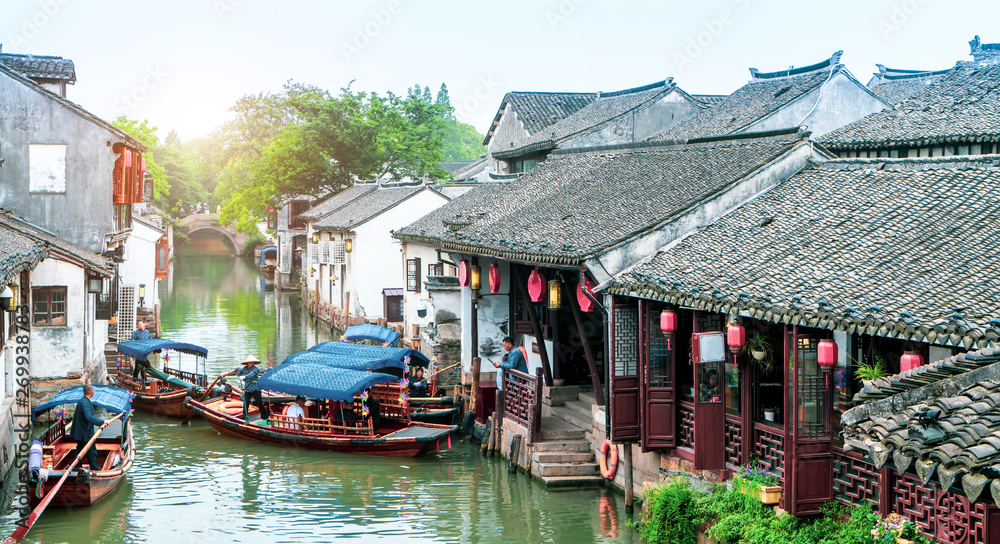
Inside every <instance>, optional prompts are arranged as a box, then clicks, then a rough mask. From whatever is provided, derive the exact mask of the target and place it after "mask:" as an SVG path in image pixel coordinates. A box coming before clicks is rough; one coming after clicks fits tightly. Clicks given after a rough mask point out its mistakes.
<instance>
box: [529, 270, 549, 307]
mask: <svg viewBox="0 0 1000 544" xmlns="http://www.w3.org/2000/svg"><path fill="white" fill-rule="evenodd" d="M528 296H529V297H530V298H531V302H541V301H542V297H544V296H545V276H543V275H542V273H541V272H539V271H537V270H532V271H531V274H529V275H528Z"/></svg>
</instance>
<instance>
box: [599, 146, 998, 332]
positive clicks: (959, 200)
mask: <svg viewBox="0 0 1000 544" xmlns="http://www.w3.org/2000/svg"><path fill="white" fill-rule="evenodd" d="M995 161H996V159H995V157H994V158H990V159H968V160H967V159H959V158H935V159H850V160H833V161H829V162H826V163H823V164H819V165H813V166H811V167H809V168H807V169H805V170H803V171H801V172H800V173H798V174H796V175H795V176H792V177H791V178H789V179H788V180H786V181H785V182H784V183H782V184H781V185H779V186H777V187H775V188H774V189H772V190H771V191H769V192H767V193H765V194H763V195H761V196H760V197H758V198H756V199H754V200H752V201H750V202H748V203H747V204H745V205H744V206H742V207H740V208H738V209H737V210H735V211H733V212H732V213H730V214H729V215H727V216H725V217H723V218H722V219H720V220H719V221H718V222H716V223H715V224H713V225H711V226H709V227H706V228H704V229H702V230H701V231H699V232H697V233H694V234H692V235H690V236H688V237H687V238H685V239H683V240H681V241H680V242H678V243H677V244H676V245H674V246H672V247H669V248H665V249H662V250H660V251H658V252H657V253H655V254H654V255H652V256H650V257H649V258H648V259H646V260H644V261H643V262H641V263H639V264H637V265H636V266H634V267H632V268H631V269H628V270H626V271H624V272H623V273H622V274H620V275H619V276H617V277H616V278H613V279H612V280H610V281H609V282H608V285H607V286H606V287H607V289H608V290H609V291H610V292H613V293H618V294H625V295H627V294H633V295H637V296H640V297H644V298H653V299H658V300H666V301H669V302H671V303H674V304H684V305H687V306H695V307H698V308H706V309H711V310H712V311H719V312H724V313H729V312H731V311H736V310H746V311H748V312H750V315H751V316H752V317H754V318H756V319H764V320H768V321H772V322H779V323H794V324H799V325H805V326H809V327H817V328H826V329H840V330H846V331H849V332H856V333H858V334H872V335H879V336H886V337H892V338H901V339H907V340H912V341H918V342H928V343H931V344H939V345H948V346H961V347H965V348H969V347H975V346H981V345H982V344H983V343H986V342H995V341H997V340H1000V319H998V318H1000V278H998V276H997V274H996V270H1000V254H998V253H997V252H994V251H990V250H987V249H986V248H987V247H991V245H992V240H995V239H997V238H1000V221H996V216H995V215H996V214H995V212H996V209H997V203H998V201H997V196H996V194H997V191H996V188H997V187H998V186H1000V167H998V166H997V162H995Z"/></svg>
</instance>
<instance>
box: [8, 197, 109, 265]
mask: <svg viewBox="0 0 1000 544" xmlns="http://www.w3.org/2000/svg"><path fill="white" fill-rule="evenodd" d="M0 227H6V228H8V229H11V230H15V231H17V232H18V233H20V234H21V235H22V236H24V237H27V238H29V239H31V240H33V241H35V242H40V243H42V244H44V245H45V246H46V248H47V249H48V251H49V252H52V253H62V254H63V255H67V256H70V257H73V258H75V259H78V260H79V261H82V262H83V263H84V265H85V266H86V268H87V269H88V270H92V271H94V272H99V273H101V274H103V275H105V276H113V275H114V266H113V265H112V263H111V261H110V260H109V259H108V258H107V257H103V256H101V255H98V254H96V253H94V252H92V251H89V250H86V249H84V248H82V247H80V246H76V245H73V244H71V243H69V242H67V241H66V240H63V239H62V238H59V237H58V236H56V235H54V234H52V233H50V232H48V231H47V230H45V229H42V228H41V227H38V226H36V225H33V224H31V223H29V222H27V221H25V220H24V219H22V218H21V217H19V216H18V215H16V214H14V213H13V212H10V211H7V210H0Z"/></svg>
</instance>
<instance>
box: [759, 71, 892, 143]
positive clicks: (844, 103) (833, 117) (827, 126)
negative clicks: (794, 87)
mask: <svg viewBox="0 0 1000 544" xmlns="http://www.w3.org/2000/svg"><path fill="white" fill-rule="evenodd" d="M888 107H889V106H887V105H886V104H885V102H882V101H881V100H879V99H878V98H877V97H875V96H874V95H873V94H871V93H870V92H868V91H867V90H866V89H864V88H862V86H861V84H860V83H857V82H855V81H853V80H852V79H851V78H850V77H848V76H846V75H845V74H843V73H842V72H837V73H836V74H835V75H834V76H833V77H832V78H831V79H830V81H828V82H827V83H826V84H825V85H823V86H822V87H821V88H819V89H815V90H813V91H812V92H809V93H807V94H806V95H805V96H802V97H800V98H799V99H798V100H795V101H794V102H792V103H790V104H788V105H786V106H785V107H784V108H781V109H780V110H779V111H777V112H775V113H773V114H772V115H770V116H768V117H765V118H764V119H761V120H760V121H758V122H756V123H754V124H752V125H750V126H748V127H747V128H745V129H744V130H742V131H740V132H744V133H746V132H762V131H769V130H779V129H784V128H790V127H796V126H799V125H805V126H806V127H807V128H808V129H809V130H810V131H812V136H813V138H817V137H819V136H822V135H823V134H826V133H827V132H830V131H833V130H836V129H838V128H840V127H842V126H844V125H847V124H849V123H852V122H854V121H857V120H858V119H861V118H862V117H865V116H866V115H869V114H871V113H875V112H877V111H882V110H884V109H888Z"/></svg>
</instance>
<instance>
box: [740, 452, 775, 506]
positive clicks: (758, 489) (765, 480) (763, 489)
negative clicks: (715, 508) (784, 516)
mask: <svg viewBox="0 0 1000 544" xmlns="http://www.w3.org/2000/svg"><path fill="white" fill-rule="evenodd" d="M780 484H781V480H779V479H778V476H777V475H775V474H774V473H772V472H769V471H768V470H767V469H766V468H765V467H764V466H763V465H761V464H760V461H759V460H757V459H754V460H751V461H750V462H749V463H747V464H746V465H744V466H742V467H740V470H739V472H737V474H736V477H735V478H733V487H734V488H735V489H737V490H739V491H740V492H741V493H743V494H744V495H747V496H750V497H753V498H755V499H758V500H760V502H762V503H764V504H778V501H779V500H780V499H781V485H780Z"/></svg>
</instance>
